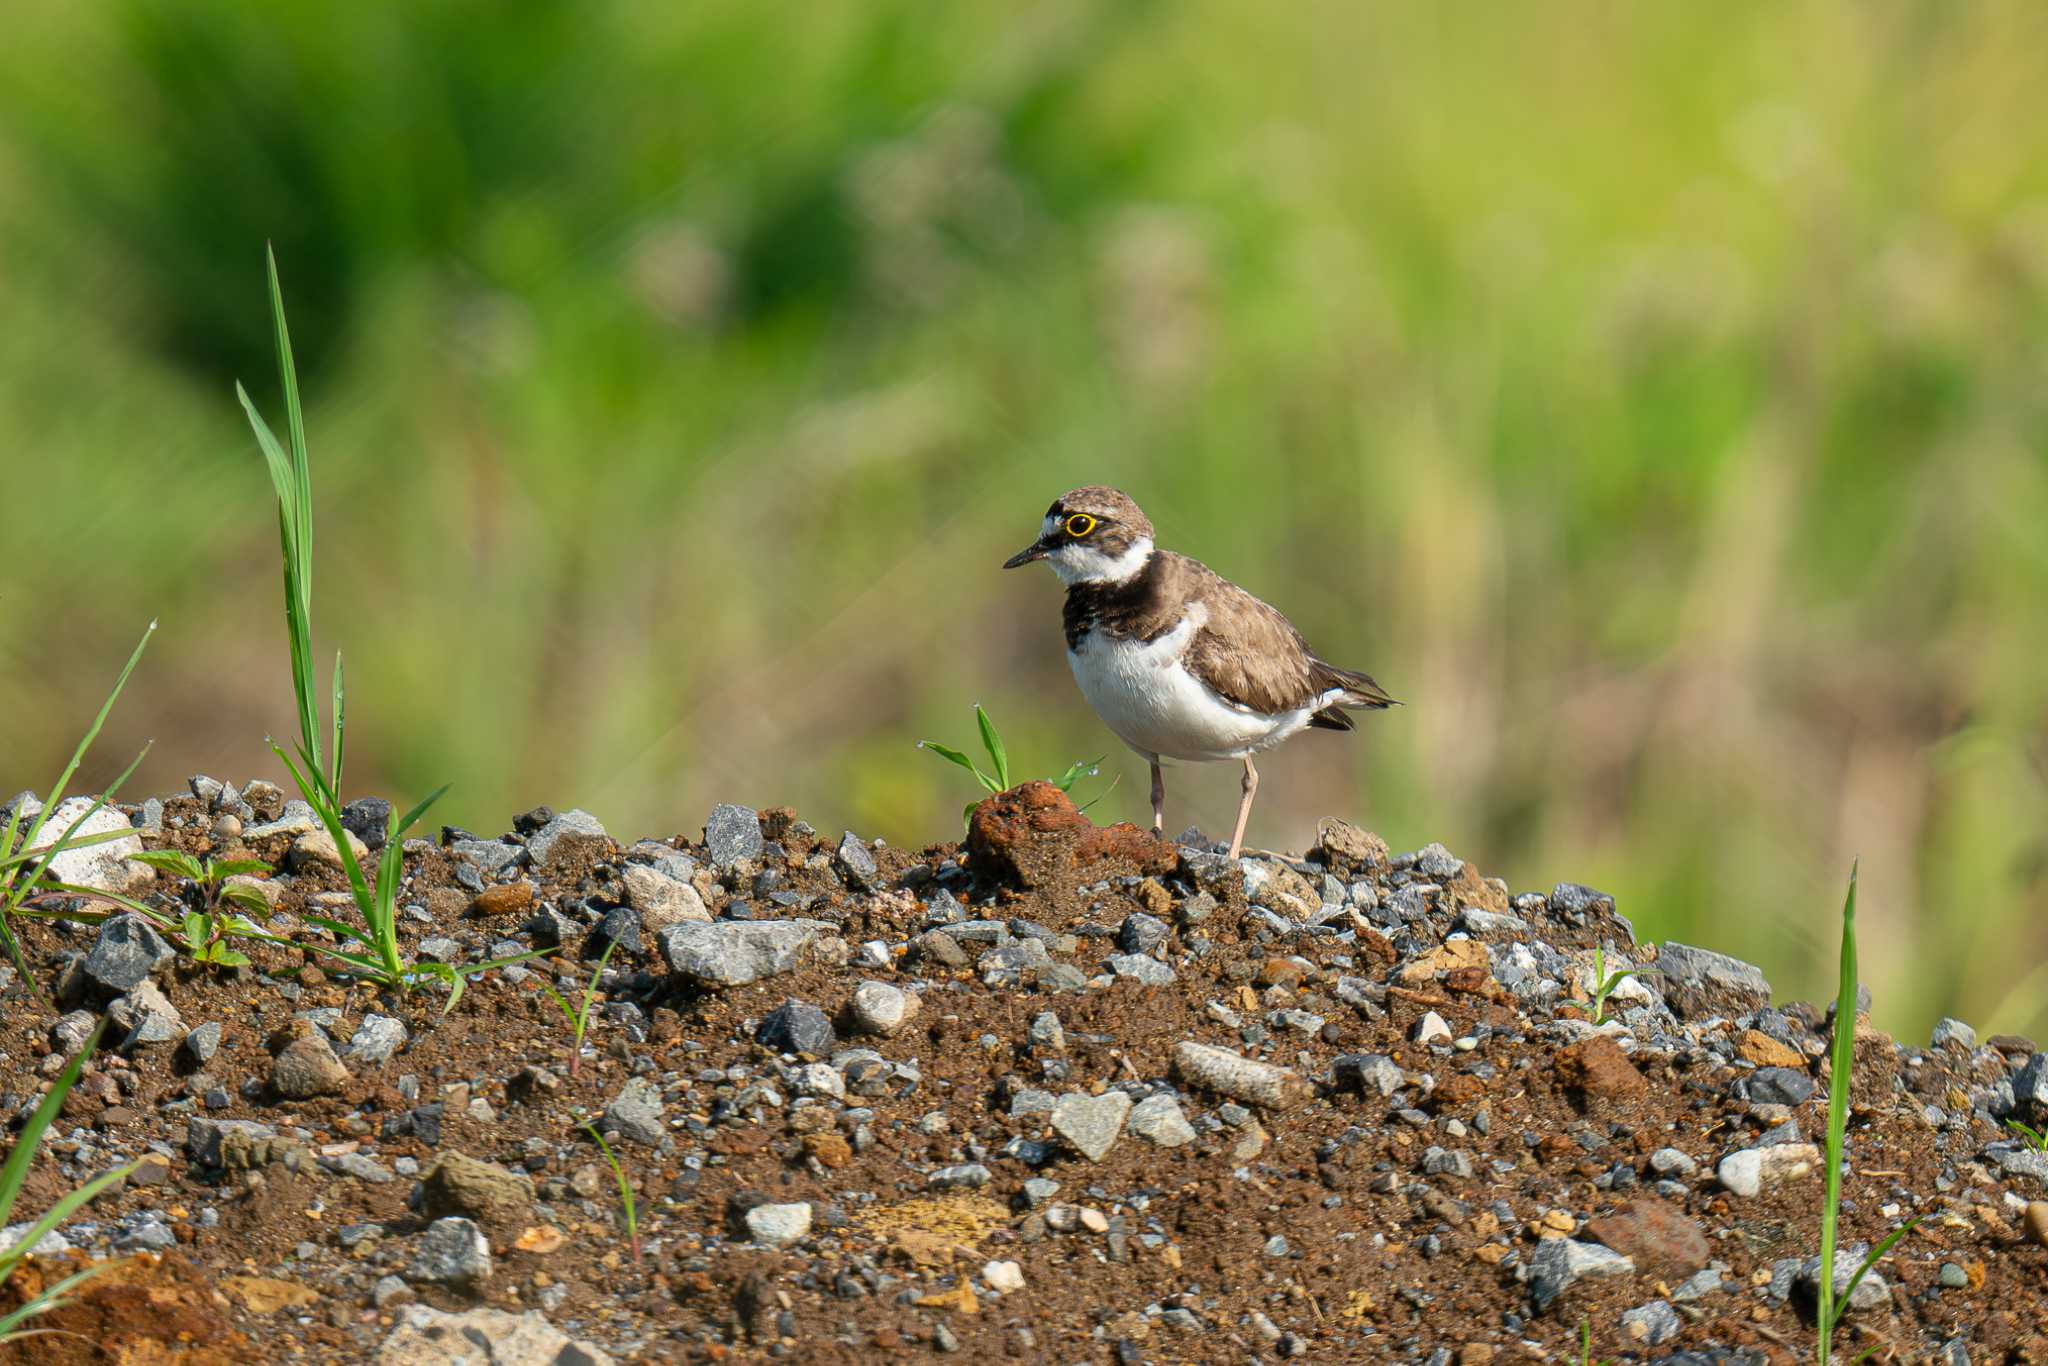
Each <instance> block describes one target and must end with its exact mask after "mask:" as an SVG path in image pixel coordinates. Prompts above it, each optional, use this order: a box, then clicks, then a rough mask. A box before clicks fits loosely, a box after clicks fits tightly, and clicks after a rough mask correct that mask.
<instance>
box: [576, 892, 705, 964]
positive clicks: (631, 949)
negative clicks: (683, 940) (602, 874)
mask: <svg viewBox="0 0 2048 1366" xmlns="http://www.w3.org/2000/svg"><path fill="white" fill-rule="evenodd" d="M700 923H701V922H700ZM607 950H609V951H610V952H611V954H612V957H613V958H615V959H616V958H638V957H640V956H641V953H642V952H643V950H642V948H641V944H640V913H639V912H638V911H636V910H634V909H633V908H632V907H630V906H614V907H612V908H611V909H610V910H608V911H606V912H605V913H604V919H602V920H600V921H598V922H597V928H595V929H593V930H592V931H591V932H590V934H589V935H588V936H587V937H586V938H585V939H584V941H583V955H582V956H583V961H584V962H586V963H595V962H596V961H597V960H598V959H600V958H602V957H604V955H605V952H606V951H607Z"/></svg>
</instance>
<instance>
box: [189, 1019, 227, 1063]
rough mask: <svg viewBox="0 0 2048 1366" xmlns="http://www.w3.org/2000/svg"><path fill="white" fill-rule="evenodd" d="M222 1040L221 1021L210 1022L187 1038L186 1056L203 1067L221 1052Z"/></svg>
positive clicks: (196, 1029) (199, 1027)
mask: <svg viewBox="0 0 2048 1366" xmlns="http://www.w3.org/2000/svg"><path fill="white" fill-rule="evenodd" d="M220 1040H221V1027H220V1021H218V1020H208V1021H207V1022H206V1023H205V1024H202V1025H199V1026H198V1027H196V1028H195V1029H193V1031H192V1032H191V1033H190V1034H187V1035H186V1036H185V1044H184V1047H185V1055H186V1056H187V1057H189V1058H191V1059H192V1061H193V1062H195V1063H198V1064H199V1065H200V1066H202V1067H203V1066H205V1065H206V1064H207V1063H209V1062H212V1061H213V1055H214V1054H216V1053H218V1052H220Z"/></svg>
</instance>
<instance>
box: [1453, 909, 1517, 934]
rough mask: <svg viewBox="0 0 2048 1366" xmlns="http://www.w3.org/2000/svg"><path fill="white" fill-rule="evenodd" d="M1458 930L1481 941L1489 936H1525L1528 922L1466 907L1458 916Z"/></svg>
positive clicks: (1510, 916)
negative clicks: (1477, 937)
mask: <svg viewBox="0 0 2048 1366" xmlns="http://www.w3.org/2000/svg"><path fill="white" fill-rule="evenodd" d="M1458 928H1459V929H1461V930H1463V931H1465V933H1467V934H1471V935H1477V936H1479V937H1480V938H1482V939H1483V938H1485V937H1486V936H1487V935H1490V934H1525V933H1527V932H1528V929H1529V922H1528V921H1526V920H1524V919H1522V917H1520V916H1518V915H1507V914H1504V913H1502V912H1499V911H1487V910H1481V909H1480V908H1479V907H1477V906H1467V907H1466V908H1465V909H1464V910H1463V911H1461V912H1460V913H1459V915H1458Z"/></svg>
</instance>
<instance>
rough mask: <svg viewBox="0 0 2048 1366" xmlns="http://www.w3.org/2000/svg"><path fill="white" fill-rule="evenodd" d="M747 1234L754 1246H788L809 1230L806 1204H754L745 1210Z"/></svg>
mask: <svg viewBox="0 0 2048 1366" xmlns="http://www.w3.org/2000/svg"><path fill="white" fill-rule="evenodd" d="M746 1222H747V1236H748V1237H750V1238H752V1239H753V1240H754V1246H756V1247H788V1246H789V1245H790V1244H792V1243H796V1242H801V1241H802V1240H803V1239H804V1238H806V1237H808V1236H809V1235H810V1232H811V1207H810V1206H809V1205H808V1204H802V1203H799V1204H793V1205H756V1206H754V1207H753V1208H752V1209H750V1210H748V1211H747V1215H746Z"/></svg>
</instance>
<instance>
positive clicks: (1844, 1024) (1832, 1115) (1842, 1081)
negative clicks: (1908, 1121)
mask: <svg viewBox="0 0 2048 1366" xmlns="http://www.w3.org/2000/svg"><path fill="white" fill-rule="evenodd" d="M1829 1065H1830V1071H1829V1074H1828V1141H1827V1159H1826V1160H1827V1193H1826V1194H1825V1195H1824V1196H1823V1197H1822V1202H1821V1207H1820V1295H1819V1302H1818V1304H1817V1305H1816V1306H1815V1310H1814V1330H1815V1332H1816V1334H1817V1335H1818V1343H1817V1347H1816V1352H1815V1360H1816V1361H1818V1362H1819V1363H1820V1366H1828V1357H1829V1354H1830V1353H1831V1352H1832V1351H1833V1346H1834V1337H1835V1326H1836V1325H1837V1324H1839V1323H1840V1322H1841V1321H1842V1315H1843V1314H1845V1313H1846V1312H1848V1308H1849V1297H1850V1296H1851V1295H1853V1294H1855V1293H1856V1287H1857V1286H1859V1285H1861V1284H1862V1283H1863V1278H1864V1276H1865V1275H1867V1274H1869V1271H1870V1268H1872V1267H1874V1266H1876V1265H1877V1263H1878V1261H1879V1260H1880V1259H1881V1258H1882V1257H1883V1256H1884V1254H1885V1253H1887V1252H1890V1251H1891V1250H1892V1245H1893V1244H1895V1243H1897V1242H1898V1241H1899V1239H1901V1238H1903V1237H1905V1236H1906V1234H1907V1233H1909V1232H1911V1231H1912V1228H1913V1226H1914V1225H1915V1224H1917V1223H1919V1222H1920V1220H1919V1219H1918V1218H1913V1219H1908V1220H1907V1221H1906V1222H1905V1223H1903V1224H1901V1225H1900V1226H1899V1227H1898V1228H1896V1229H1894V1230H1892V1232H1891V1233H1890V1234H1888V1235H1886V1237H1885V1238H1884V1240H1883V1241H1882V1242H1880V1243H1878V1245H1877V1246H1876V1247H1873V1248H1871V1249H1870V1251H1869V1252H1868V1253H1867V1254H1866V1255H1865V1256H1864V1258H1863V1263H1862V1265H1860V1266H1858V1267H1857V1268H1856V1272H1855V1274H1854V1275H1852V1276H1850V1277H1849V1281H1848V1284H1846V1285H1844V1286H1843V1287H1842V1293H1841V1294H1839V1295H1837V1294H1835V1293H1834V1288H1835V1233H1836V1230H1837V1227H1838V1225H1839V1224H1840V1221H1841V1213H1842V1154H1843V1150H1844V1149H1845V1147H1846V1146H1847V1142H1848V1127H1849V1081H1850V1077H1851V1074H1852V1072H1853V1070H1854V1068H1855V1066H1856V870H1855V869H1854V868H1851V869H1850V870H1849V895H1848V899H1847V900H1845V901H1844V902H1843V903H1842V976H1841V981H1840V982H1838V983H1837V984H1836V989H1835V1037H1834V1044H1833V1047H1832V1049H1831V1051H1830V1057H1829Z"/></svg>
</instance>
